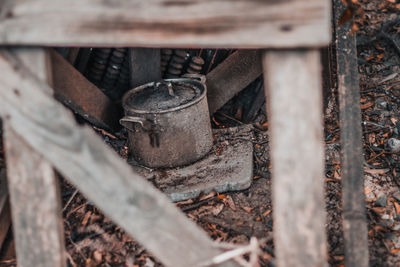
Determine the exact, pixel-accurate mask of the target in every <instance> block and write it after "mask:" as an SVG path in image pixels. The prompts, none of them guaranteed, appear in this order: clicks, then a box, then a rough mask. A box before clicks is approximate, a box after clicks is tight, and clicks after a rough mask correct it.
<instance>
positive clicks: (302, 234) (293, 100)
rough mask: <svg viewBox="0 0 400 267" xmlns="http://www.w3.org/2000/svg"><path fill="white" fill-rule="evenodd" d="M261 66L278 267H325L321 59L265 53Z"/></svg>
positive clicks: (313, 54) (304, 53)
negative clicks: (268, 125)
mask: <svg viewBox="0 0 400 267" xmlns="http://www.w3.org/2000/svg"><path fill="white" fill-rule="evenodd" d="M263 66H264V80H265V89H266V90H265V91H266V98H267V102H268V108H269V112H268V115H269V122H270V134H271V162H272V175H273V181H272V190H273V195H272V200H273V207H274V212H273V218H274V242H275V253H276V257H277V266H280V267H285V266H308V267H320V266H326V265H327V263H326V260H327V255H326V253H327V252H326V237H325V227H324V226H325V222H326V216H325V211H324V208H325V204H324V182H323V177H324V173H323V169H324V155H323V138H322V136H323V127H322V88H321V65H320V60H319V53H318V51H317V50H294V51H267V52H265V54H264V56H263Z"/></svg>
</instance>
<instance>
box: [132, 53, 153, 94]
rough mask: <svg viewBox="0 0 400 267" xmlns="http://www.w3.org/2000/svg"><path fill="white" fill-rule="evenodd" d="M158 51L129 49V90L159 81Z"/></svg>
mask: <svg viewBox="0 0 400 267" xmlns="http://www.w3.org/2000/svg"><path fill="white" fill-rule="evenodd" d="M160 62H161V59H160V49H158V48H131V49H129V66H130V69H131V83H130V85H131V88H135V87H137V86H139V85H142V84H145V83H148V82H153V81H158V80H160V79H161V66H160Z"/></svg>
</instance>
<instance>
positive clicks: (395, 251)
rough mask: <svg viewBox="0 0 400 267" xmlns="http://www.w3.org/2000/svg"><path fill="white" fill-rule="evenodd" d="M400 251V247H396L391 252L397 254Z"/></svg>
mask: <svg viewBox="0 0 400 267" xmlns="http://www.w3.org/2000/svg"><path fill="white" fill-rule="evenodd" d="M399 252H400V248H394V249H392V250H391V251H390V253H392V254H396V253H399Z"/></svg>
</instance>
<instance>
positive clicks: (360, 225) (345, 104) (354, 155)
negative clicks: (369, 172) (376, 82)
mask: <svg viewBox="0 0 400 267" xmlns="http://www.w3.org/2000/svg"><path fill="white" fill-rule="evenodd" d="M334 6H335V25H338V21H339V18H340V16H341V14H342V12H343V11H344V10H345V7H344V6H343V4H342V2H341V1H340V0H335V1H334ZM350 32H351V22H348V23H346V24H344V25H342V26H336V29H335V35H336V42H335V43H336V64H337V78H338V90H339V109H340V116H339V117H340V141H341V152H342V159H341V161H342V166H341V171H342V193H343V232H344V241H345V243H344V245H345V265H346V266H353V267H367V266H369V253H368V226H367V218H366V215H365V205H366V203H365V195H364V170H363V161H364V156H363V145H362V129H361V105H360V85H359V79H358V63H357V46H356V34H354V33H350Z"/></svg>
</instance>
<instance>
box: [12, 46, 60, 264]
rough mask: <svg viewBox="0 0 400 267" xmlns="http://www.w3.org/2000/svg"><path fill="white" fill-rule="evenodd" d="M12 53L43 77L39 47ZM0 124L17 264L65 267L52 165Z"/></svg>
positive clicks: (58, 196) (14, 133)
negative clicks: (2, 130) (2, 134)
mask: <svg viewBox="0 0 400 267" xmlns="http://www.w3.org/2000/svg"><path fill="white" fill-rule="evenodd" d="M16 51H18V50H16ZM16 53H18V56H19V58H20V59H21V60H22V61H23V62H24V63H26V66H27V67H29V68H30V70H31V71H32V72H36V73H37V74H38V76H39V77H41V78H42V77H44V76H45V73H46V70H45V69H44V68H43V67H44V66H45V65H46V64H45V62H44V60H45V53H44V51H43V50H22V51H18V52H16ZM10 90H17V89H10ZM16 93H17V92H16ZM4 127H5V132H4V135H5V149H6V164H7V176H8V186H9V192H10V199H11V213H12V219H13V229H14V238H15V244H16V252H17V258H18V266H22V267H23V266H26V267H28V266H29V267H30V266H43V267H62V266H66V261H65V253H64V236H63V226H62V220H61V209H60V199H61V198H60V195H59V191H58V188H57V181H56V177H55V174H54V171H53V168H52V166H51V165H50V163H48V162H47V161H46V160H44V159H43V157H42V156H40V155H39V154H37V153H36V152H35V151H33V149H32V148H31V147H30V146H29V145H28V144H26V143H25V141H23V139H22V138H21V137H20V136H19V134H23V133H17V132H15V131H14V130H13V129H12V128H11V127H10V125H9V124H8V123H7V120H5V122H4Z"/></svg>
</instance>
